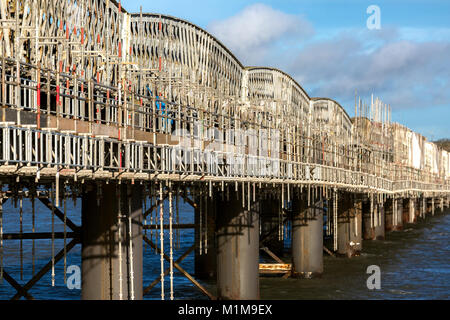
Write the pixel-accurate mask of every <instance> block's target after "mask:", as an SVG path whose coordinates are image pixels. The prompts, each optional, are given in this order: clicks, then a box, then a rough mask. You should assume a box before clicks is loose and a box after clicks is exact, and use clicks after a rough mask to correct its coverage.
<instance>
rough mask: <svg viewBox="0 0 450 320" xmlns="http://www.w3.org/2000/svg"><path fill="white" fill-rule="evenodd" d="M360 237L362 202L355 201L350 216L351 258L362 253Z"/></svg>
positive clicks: (361, 234)
mask: <svg viewBox="0 0 450 320" xmlns="http://www.w3.org/2000/svg"><path fill="white" fill-rule="evenodd" d="M362 237H363V232H362V201H361V200H360V199H356V200H355V202H354V206H353V208H352V210H351V214H350V247H351V248H352V255H353V256H355V255H359V254H360V253H361V251H362Z"/></svg>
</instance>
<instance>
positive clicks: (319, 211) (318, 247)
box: [292, 197, 323, 278]
mask: <svg viewBox="0 0 450 320" xmlns="http://www.w3.org/2000/svg"><path fill="white" fill-rule="evenodd" d="M306 203H307V202H306V200H305V199H304V197H302V199H298V198H297V199H294V200H293V202H292V211H293V218H292V219H293V221H292V276H293V277H297V278H311V277H315V276H320V275H321V274H322V273H323V201H319V202H316V203H315V204H314V203H313V204H312V206H311V207H309V208H308V206H307V204H306Z"/></svg>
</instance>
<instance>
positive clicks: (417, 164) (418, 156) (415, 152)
mask: <svg viewBox="0 0 450 320" xmlns="http://www.w3.org/2000/svg"><path fill="white" fill-rule="evenodd" d="M411 155H412V163H411V164H412V166H413V167H414V168H416V169H420V168H421V164H422V150H421V148H420V141H419V137H418V135H417V134H414V133H413V135H412V143H411Z"/></svg>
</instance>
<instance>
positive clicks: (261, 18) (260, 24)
mask: <svg viewBox="0 0 450 320" xmlns="http://www.w3.org/2000/svg"><path fill="white" fill-rule="evenodd" d="M207 29H208V30H209V31H210V32H211V33H212V34H213V35H214V36H216V37H217V38H218V39H219V40H220V41H222V42H223V43H224V44H225V45H226V46H227V47H228V48H229V49H230V50H231V51H232V52H233V53H234V54H235V55H236V56H237V57H238V59H240V60H241V62H242V63H243V64H244V65H257V64H261V63H264V62H267V59H268V56H269V55H270V53H271V51H273V50H280V47H279V46H281V45H284V44H285V43H286V42H292V41H297V40H300V39H302V38H304V37H306V36H309V35H311V34H313V28H312V26H311V24H310V23H309V22H308V21H306V20H305V19H303V18H302V17H300V16H296V15H291V14H287V13H284V12H282V11H279V10H275V9H273V8H271V7H270V6H267V5H265V4H260V3H257V4H253V5H251V6H248V7H246V8H245V9H244V10H243V11H241V12H239V13H238V14H237V15H235V16H233V17H230V18H228V19H225V20H221V21H213V22H212V23H210V24H209V26H208V28H207Z"/></svg>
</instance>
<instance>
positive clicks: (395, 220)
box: [384, 198, 404, 232]
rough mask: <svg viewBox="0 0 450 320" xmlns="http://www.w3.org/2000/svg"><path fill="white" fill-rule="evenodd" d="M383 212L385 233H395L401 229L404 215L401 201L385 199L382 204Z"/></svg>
mask: <svg viewBox="0 0 450 320" xmlns="http://www.w3.org/2000/svg"><path fill="white" fill-rule="evenodd" d="M384 212H385V229H386V231H388V232H389V231H396V230H401V229H402V228H403V221H404V213H403V204H402V200H401V199H396V198H392V199H387V200H386V202H385V204H384Z"/></svg>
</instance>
